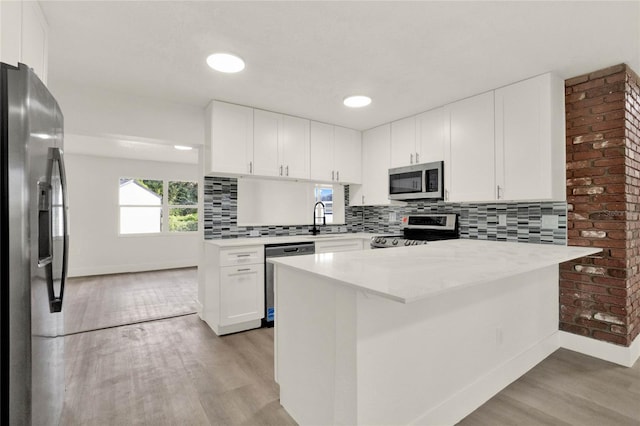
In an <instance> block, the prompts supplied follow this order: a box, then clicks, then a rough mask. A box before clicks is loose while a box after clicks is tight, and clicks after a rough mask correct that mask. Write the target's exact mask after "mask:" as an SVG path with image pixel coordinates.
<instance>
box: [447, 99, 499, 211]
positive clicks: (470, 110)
mask: <svg viewBox="0 0 640 426" xmlns="http://www.w3.org/2000/svg"><path fill="white" fill-rule="evenodd" d="M445 114H446V116H447V117H448V118H449V137H448V141H447V142H448V145H449V149H447V150H445V151H447V152H446V153H447V154H448V155H447V157H446V158H445V177H444V180H445V186H446V188H447V189H446V190H445V200H446V201H490V200H495V198H496V180H495V144H494V139H495V138H494V102H493V92H488V93H483V94H481V95H478V96H473V97H471V98H467V99H464V100H461V101H458V102H454V103H452V104H449V105H447V106H446V107H445ZM447 182H448V184H447Z"/></svg>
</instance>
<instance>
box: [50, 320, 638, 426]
mask: <svg viewBox="0 0 640 426" xmlns="http://www.w3.org/2000/svg"><path fill="white" fill-rule="evenodd" d="M65 345H66V348H65V353H66V381H67V392H66V395H65V406H64V409H63V415H62V422H61V424H62V425H154V426H155V425H266V424H269V425H291V424H295V422H294V421H293V420H292V419H291V417H290V416H289V415H288V414H287V413H286V412H285V411H284V409H283V408H282V407H281V406H280V404H279V401H278V385H277V384H276V383H275V382H274V381H273V329H259V330H251V331H247V332H244V333H238V334H233V335H228V336H223V337H218V336H216V335H215V334H214V333H213V331H211V329H209V327H208V326H207V325H206V324H205V323H204V322H202V321H201V320H200V319H199V318H198V316H197V315H186V316H181V317H175V318H169V319H165V320H156V321H150V322H142V323H138V324H131V325H125V326H120V327H115V328H108V329H103V330H97V331H90V332H84V333H78V334H74V335H71V336H67V337H65ZM460 425H462V426H475V425H479V426H482V425H491V426H500V425H525V426H528V425H580V426H582V425H594V426H595V425H597V426H614V425H615V426H618V425H635V426H638V425H640V361H639V362H637V363H636V365H635V366H634V367H633V368H624V367H620V366H616V365H614V364H610V363H607V362H605V361H600V360H597V359H594V358H590V357H588V356H584V355H580V354H577V353H575V352H571V351H568V350H562V349H561V350H559V351H557V352H555V353H554V354H552V355H551V356H550V357H548V358H547V359H546V360H544V361H543V362H542V363H541V364H539V365H538V366H536V367H535V368H533V369H532V370H531V371H529V372H528V373H527V374H525V375H524V376H523V377H521V378H520V379H519V380H517V381H516V382H514V383H513V384H511V385H510V386H509V387H507V388H506V389H504V390H503V391H502V392H500V393H499V394H498V395H496V396H495V397H494V398H492V399H491V400H490V401H488V402H487V403H486V404H484V405H483V406H482V407H480V408H479V409H478V410H476V411H475V412H473V413H472V414H471V415H469V416H468V417H467V418H466V419H464V420H463V421H462V422H460Z"/></svg>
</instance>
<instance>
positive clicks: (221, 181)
mask: <svg viewBox="0 0 640 426" xmlns="http://www.w3.org/2000/svg"><path fill="white" fill-rule="evenodd" d="M344 195H345V205H348V200H349V187H348V186H345V191H344ZM421 213H457V214H458V215H459V217H460V222H459V225H460V238H472V239H482V240H497V241H517V242H530V243H542V244H561V245H564V244H566V241H567V203H565V202H557V201H556V202H551V201H541V202H506V203H444V202H442V201H439V202H434V201H412V202H409V203H407V205H405V206H365V207H346V208H345V222H346V223H345V224H344V225H330V226H324V227H322V230H321V233H323V234H329V233H340V232H344V231H342V230H341V229H346V232H373V233H381V234H382V233H384V234H388V233H399V232H400V224H401V223H400V221H401V219H402V216H405V215H407V214H421ZM394 214H395V216H396V220H395V221H391V220H390V217H391V216H393V215H394ZM499 215H505V216H506V225H505V226H498V217H499ZM544 215H551V216H557V220H558V226H557V228H556V229H545V228H543V227H542V216H544ZM237 220H238V185H237V180H236V179H235V178H227V177H210V176H206V177H205V178H204V238H205V239H215V238H243V237H248V236H249V232H250V231H253V230H257V231H259V232H260V236H286V235H309V230H310V229H311V225H308V226H299V225H298V226H238V224H237Z"/></svg>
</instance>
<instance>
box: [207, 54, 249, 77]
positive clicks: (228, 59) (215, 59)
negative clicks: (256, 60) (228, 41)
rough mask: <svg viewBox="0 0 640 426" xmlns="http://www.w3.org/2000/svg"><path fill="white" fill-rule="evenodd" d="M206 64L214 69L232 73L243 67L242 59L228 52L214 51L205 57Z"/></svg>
mask: <svg viewBox="0 0 640 426" xmlns="http://www.w3.org/2000/svg"><path fill="white" fill-rule="evenodd" d="M207 65H209V66H210V67H211V68H213V69H214V70H216V71H220V72H226V73H233V72H240V71H242V70H243V69H244V61H243V60H242V59H240V58H239V57H237V56H235V55H231V54H229V53H214V54H213V55H209V57H208V58H207Z"/></svg>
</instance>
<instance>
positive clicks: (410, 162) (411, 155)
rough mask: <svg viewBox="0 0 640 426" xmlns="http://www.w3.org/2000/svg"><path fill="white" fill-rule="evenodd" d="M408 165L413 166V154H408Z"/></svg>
mask: <svg viewBox="0 0 640 426" xmlns="http://www.w3.org/2000/svg"><path fill="white" fill-rule="evenodd" d="M409 164H413V154H409Z"/></svg>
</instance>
